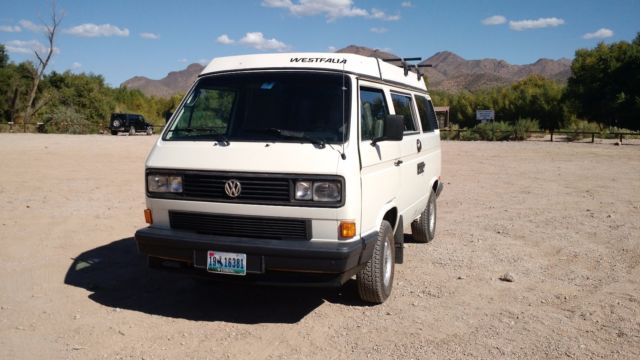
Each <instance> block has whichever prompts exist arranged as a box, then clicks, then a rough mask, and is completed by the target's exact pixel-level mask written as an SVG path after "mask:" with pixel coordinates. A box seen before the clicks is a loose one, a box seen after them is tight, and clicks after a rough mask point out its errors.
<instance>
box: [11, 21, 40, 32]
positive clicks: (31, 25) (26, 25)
mask: <svg viewBox="0 0 640 360" xmlns="http://www.w3.org/2000/svg"><path fill="white" fill-rule="evenodd" d="M18 24H20V26H22V28H24V29H27V30H29V31H33V32H45V31H47V27H46V26H44V25H38V24H35V23H33V22H31V21H29V20H20V21H18Z"/></svg>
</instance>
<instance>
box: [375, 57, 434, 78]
mask: <svg viewBox="0 0 640 360" xmlns="http://www.w3.org/2000/svg"><path fill="white" fill-rule="evenodd" d="M420 60H422V58H421V57H406V58H389V59H382V61H385V62H394V61H395V62H400V65H398V66H399V67H401V68H403V69H404V76H407V75H409V70H410V69H412V68H413V69H415V71H416V74H417V76H418V81H420V79H422V77H423V76H424V73H422V72H421V71H420V68H426V67H432V66H433V65H431V64H409V63H408V62H409V61H420Z"/></svg>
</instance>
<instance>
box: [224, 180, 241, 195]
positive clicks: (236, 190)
mask: <svg viewBox="0 0 640 360" xmlns="http://www.w3.org/2000/svg"><path fill="white" fill-rule="evenodd" d="M241 191H242V186H240V181H238V180H236V179H231V180H229V181H227V182H226V183H225V184H224V192H225V193H227V195H229V197H231V198H236V197H238V195H240V192H241Z"/></svg>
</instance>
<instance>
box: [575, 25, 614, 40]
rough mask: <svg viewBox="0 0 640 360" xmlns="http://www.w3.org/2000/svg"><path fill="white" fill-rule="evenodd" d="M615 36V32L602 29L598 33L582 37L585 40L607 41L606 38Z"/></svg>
mask: <svg viewBox="0 0 640 360" xmlns="http://www.w3.org/2000/svg"><path fill="white" fill-rule="evenodd" d="M612 36H613V30H611V29H607V28H602V29H600V30H598V31H595V32H592V33H586V34H584V35H582V38H583V39H587V40H590V39H606V38H610V37H612Z"/></svg>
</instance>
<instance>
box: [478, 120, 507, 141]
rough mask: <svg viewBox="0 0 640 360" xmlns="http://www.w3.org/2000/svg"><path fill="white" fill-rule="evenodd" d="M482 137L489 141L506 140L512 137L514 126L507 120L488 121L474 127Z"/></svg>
mask: <svg viewBox="0 0 640 360" xmlns="http://www.w3.org/2000/svg"><path fill="white" fill-rule="evenodd" d="M474 130H475V132H476V133H477V134H478V136H479V137H480V139H482V140H487V141H505V140H509V139H510V138H511V135H512V133H513V127H512V126H511V125H509V124H508V123H506V122H502V121H500V122H495V121H492V122H487V123H483V124H479V125H477V126H476V127H475V128H474Z"/></svg>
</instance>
